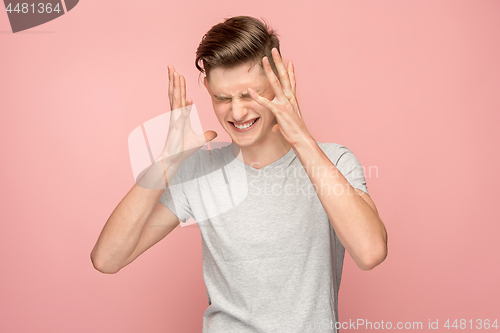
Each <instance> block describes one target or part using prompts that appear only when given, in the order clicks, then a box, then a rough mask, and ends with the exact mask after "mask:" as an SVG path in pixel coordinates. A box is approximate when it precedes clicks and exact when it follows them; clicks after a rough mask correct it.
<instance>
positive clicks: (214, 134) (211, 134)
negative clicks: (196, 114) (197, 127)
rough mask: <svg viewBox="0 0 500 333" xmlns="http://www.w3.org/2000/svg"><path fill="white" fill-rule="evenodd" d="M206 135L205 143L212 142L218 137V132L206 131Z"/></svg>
mask: <svg viewBox="0 0 500 333" xmlns="http://www.w3.org/2000/svg"><path fill="white" fill-rule="evenodd" d="M204 135H205V142H209V141H212V140H213V139H215V138H216V137H217V132H215V131H206V132H205V133H204Z"/></svg>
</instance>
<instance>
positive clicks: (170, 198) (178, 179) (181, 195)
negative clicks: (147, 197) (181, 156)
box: [158, 164, 193, 222]
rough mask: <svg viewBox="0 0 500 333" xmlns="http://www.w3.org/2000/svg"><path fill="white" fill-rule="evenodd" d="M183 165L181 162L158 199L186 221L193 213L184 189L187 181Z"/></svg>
mask: <svg viewBox="0 0 500 333" xmlns="http://www.w3.org/2000/svg"><path fill="white" fill-rule="evenodd" d="M182 166H183V165H182V164H181V166H180V167H179V169H178V170H177V172H176V173H175V175H174V177H173V178H172V181H170V182H169V184H168V186H167V188H166V189H165V191H164V192H163V194H162V195H161V196H160V198H159V199H158V201H159V202H160V203H162V204H163V205H164V206H165V207H167V208H168V209H169V210H170V211H171V212H172V213H174V215H175V216H177V217H178V218H179V220H181V222H186V221H187V220H188V219H189V218H190V217H192V216H193V214H192V212H191V207H190V206H189V202H188V200H187V197H186V194H185V191H184V184H185V181H183V180H184V177H183V176H182V175H183V172H182V171H183V167H182Z"/></svg>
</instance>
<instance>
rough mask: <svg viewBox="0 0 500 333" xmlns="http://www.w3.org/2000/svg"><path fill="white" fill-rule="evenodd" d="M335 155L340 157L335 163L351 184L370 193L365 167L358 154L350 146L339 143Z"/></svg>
mask: <svg viewBox="0 0 500 333" xmlns="http://www.w3.org/2000/svg"><path fill="white" fill-rule="evenodd" d="M335 155H336V156H338V157H337V160H336V161H335V162H334V164H335V166H336V167H337V169H339V171H340V172H341V173H342V175H343V176H344V177H345V178H346V179H347V181H348V182H349V184H351V186H352V187H354V188H357V189H359V190H361V191H363V192H365V193H366V194H368V195H370V194H369V193H368V188H367V186H366V180H365V174H364V171H363V167H362V166H361V163H359V160H358V158H357V157H356V155H354V153H353V152H352V151H351V150H350V149H349V148H347V147H346V146H343V145H339V146H338V147H337V153H336V154H335Z"/></svg>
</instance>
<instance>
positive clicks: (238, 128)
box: [230, 117, 260, 132]
mask: <svg viewBox="0 0 500 333" xmlns="http://www.w3.org/2000/svg"><path fill="white" fill-rule="evenodd" d="M259 119H260V117H258V118H255V119H254V120H253V121H251V122H249V123H246V124H245V125H243V126H240V125H236V124H235V123H233V122H231V121H230V123H231V125H233V128H234V129H235V130H236V131H237V132H242V131H248V130H250V129H251V128H253V126H254V125H255V123H256V122H257V120H259Z"/></svg>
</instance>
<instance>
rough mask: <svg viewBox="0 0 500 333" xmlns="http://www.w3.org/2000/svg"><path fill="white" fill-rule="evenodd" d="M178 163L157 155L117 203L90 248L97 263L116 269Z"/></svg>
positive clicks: (134, 243)
mask: <svg viewBox="0 0 500 333" xmlns="http://www.w3.org/2000/svg"><path fill="white" fill-rule="evenodd" d="M176 170H177V166H174V165H171V164H168V163H167V162H165V161H164V163H162V161H161V160H160V159H157V162H155V163H154V164H153V165H152V166H151V167H150V168H149V169H148V171H147V172H146V173H145V174H144V175H143V176H142V177H141V178H140V179H139V181H138V182H137V184H134V186H132V188H131V189H130V191H129V192H128V193H127V194H126V195H125V197H124V198H123V199H122V200H121V201H120V203H119V204H118V205H117V206H116V208H115V209H114V211H113V212H112V213H111V215H110V216H109V218H108V220H107V222H106V224H105V225H104V227H103V229H102V231H101V233H100V235H99V238H98V240H97V242H96V244H95V246H94V248H93V250H92V252H91V260H92V263H93V265H94V267H95V268H96V269H98V270H100V271H102V272H114V271H116V270H117V269H119V268H120V267H121V264H122V263H123V262H124V261H125V260H126V259H127V258H128V257H129V256H130V254H131V253H132V252H133V251H134V250H135V248H136V247H137V244H138V243H139V240H140V237H141V234H142V230H143V228H144V224H145V223H146V221H147V219H148V217H149V215H150V214H151V212H152V210H153V208H154V206H155V205H156V203H157V202H158V199H159V198H160V196H161V195H162V194H163V192H164V191H165V188H166V186H167V185H168V179H172V177H173V175H174V174H175V172H176Z"/></svg>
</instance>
